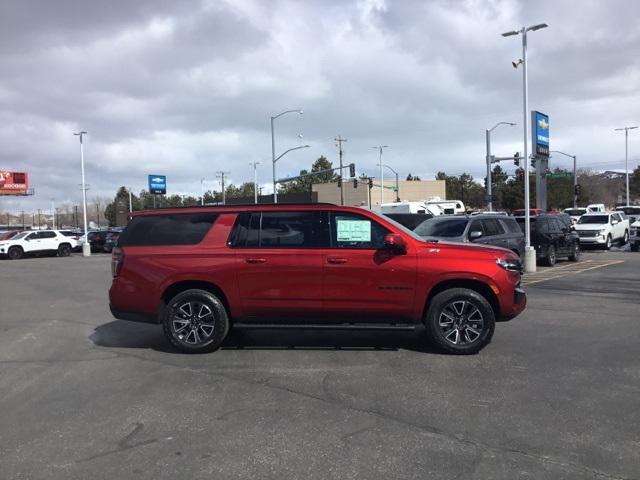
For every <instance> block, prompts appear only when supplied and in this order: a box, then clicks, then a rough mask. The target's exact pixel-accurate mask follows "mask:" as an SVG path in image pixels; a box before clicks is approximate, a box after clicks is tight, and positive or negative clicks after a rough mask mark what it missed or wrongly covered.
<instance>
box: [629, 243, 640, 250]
mask: <svg viewBox="0 0 640 480" xmlns="http://www.w3.org/2000/svg"><path fill="white" fill-rule="evenodd" d="M638 247H640V245H638V243H637V242H636V243H632V244H631V251H632V252H637V251H638Z"/></svg>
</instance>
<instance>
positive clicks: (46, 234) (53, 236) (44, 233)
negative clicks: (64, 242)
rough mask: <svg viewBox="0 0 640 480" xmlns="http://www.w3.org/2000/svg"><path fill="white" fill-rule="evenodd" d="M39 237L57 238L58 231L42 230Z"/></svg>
mask: <svg viewBox="0 0 640 480" xmlns="http://www.w3.org/2000/svg"><path fill="white" fill-rule="evenodd" d="M38 238H56V232H40V235H39V237H38Z"/></svg>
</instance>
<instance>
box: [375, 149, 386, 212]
mask: <svg viewBox="0 0 640 480" xmlns="http://www.w3.org/2000/svg"><path fill="white" fill-rule="evenodd" d="M371 148H373V149H374V150H378V152H379V155H380V157H379V158H380V160H379V163H378V165H380V205H382V203H383V201H384V169H383V165H384V163H383V162H382V149H383V148H389V145H378V146H377V147H371Z"/></svg>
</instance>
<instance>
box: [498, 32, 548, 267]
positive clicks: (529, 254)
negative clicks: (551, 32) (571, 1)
mask: <svg viewBox="0 0 640 480" xmlns="http://www.w3.org/2000/svg"><path fill="white" fill-rule="evenodd" d="M547 26H548V25H547V24H546V23H539V24H537V25H531V26H529V27H522V28H521V29H520V30H512V31H510V32H505V33H503V34H502V36H503V37H511V36H513V35H521V36H522V58H521V59H519V60H518V61H515V62H512V65H513V67H514V68H518V65H522V118H523V122H522V127H523V132H524V135H523V137H524V238H525V249H524V250H525V251H524V269H525V271H526V272H535V271H536V252H535V249H534V248H533V247H532V246H531V223H530V220H531V218H530V212H529V207H530V202H529V148H528V136H529V80H528V77H527V33H528V32H535V31H536V30H540V29H542V28H546V27H547Z"/></svg>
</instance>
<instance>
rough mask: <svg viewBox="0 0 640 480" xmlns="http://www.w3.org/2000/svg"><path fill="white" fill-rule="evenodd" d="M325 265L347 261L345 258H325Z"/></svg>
mask: <svg viewBox="0 0 640 480" xmlns="http://www.w3.org/2000/svg"><path fill="white" fill-rule="evenodd" d="M327 263H333V264H337V263H347V259H346V258H335V257H329V258H327Z"/></svg>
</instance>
